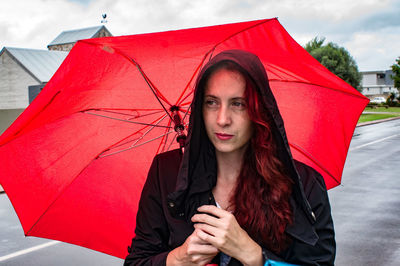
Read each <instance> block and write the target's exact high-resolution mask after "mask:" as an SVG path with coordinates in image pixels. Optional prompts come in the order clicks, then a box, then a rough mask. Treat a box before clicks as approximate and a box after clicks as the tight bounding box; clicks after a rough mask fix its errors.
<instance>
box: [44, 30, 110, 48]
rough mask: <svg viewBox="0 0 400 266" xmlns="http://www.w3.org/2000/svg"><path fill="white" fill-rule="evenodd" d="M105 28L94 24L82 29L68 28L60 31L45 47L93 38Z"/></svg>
mask: <svg viewBox="0 0 400 266" xmlns="http://www.w3.org/2000/svg"><path fill="white" fill-rule="evenodd" d="M103 28H104V29H105V30H106V31H107V32H108V30H107V28H106V27H104V25H103V26H96V27H90V28H84V29H76V30H68V31H63V32H61V33H60V34H59V35H58V36H57V37H56V38H55V39H54V40H53V41H52V42H51V43H49V45H47V47H49V46H52V45H57V44H66V43H74V42H76V41H78V40H83V39H90V38H93V37H94V36H95V35H96V34H97V33H98V32H99V31H100V30H101V29H103Z"/></svg>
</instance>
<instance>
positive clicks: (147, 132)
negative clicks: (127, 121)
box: [131, 114, 171, 147]
mask: <svg viewBox="0 0 400 266" xmlns="http://www.w3.org/2000/svg"><path fill="white" fill-rule="evenodd" d="M166 117H167V115H166V114H165V115H164V116H163V117H162V118H160V120H158V121H157V123H156V125H158V124H159V123H161V122H162V121H163V120H164V119H165V118H166ZM167 128H168V127H167ZM169 128H171V127H169ZM153 129H154V127H151V128H149V129H148V130H147V131H146V132H145V133H144V134H143V135H142V136H141V137H140V138H139V139H137V140H136V141H135V142H134V143H133V144H132V145H131V147H132V146H135V145H136V143H138V142H139V141H140V140H142V139H143V138H144V137H145V136H146V135H147V134H149V133H150V131H151V130H153Z"/></svg>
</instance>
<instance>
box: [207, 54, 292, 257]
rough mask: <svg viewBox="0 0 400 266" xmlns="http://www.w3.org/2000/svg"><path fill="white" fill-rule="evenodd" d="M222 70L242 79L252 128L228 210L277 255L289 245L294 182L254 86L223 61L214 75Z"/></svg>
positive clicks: (240, 71) (257, 240)
mask: <svg viewBox="0 0 400 266" xmlns="http://www.w3.org/2000/svg"><path fill="white" fill-rule="evenodd" d="M221 68H223V69H227V70H229V71H234V72H239V73H240V74H242V75H243V76H244V77H245V79H246V91H245V97H246V101H247V106H248V109H247V111H248V114H249V117H250V119H251V121H252V122H253V126H254V135H253V137H252V138H251V140H250V143H249V145H248V147H247V150H246V152H245V155H244V158H243V160H244V161H243V163H242V169H241V172H240V175H239V178H238V181H237V184H236V188H235V193H234V194H233V196H232V198H231V199H230V206H231V207H233V209H234V212H233V214H234V215H235V217H236V220H237V221H238V223H239V224H240V226H241V227H242V228H243V229H245V230H246V232H247V233H248V234H249V236H250V237H251V238H252V239H254V240H255V241H256V242H258V243H259V244H262V245H264V246H266V247H267V248H268V249H270V250H271V251H274V252H280V251H282V250H283V249H285V248H286V247H287V245H288V244H289V241H290V239H289V237H288V236H287V235H286V234H285V228H286V226H287V225H288V224H291V223H292V222H293V213H292V209H291V205H290V202H289V200H290V195H291V192H292V184H293V181H292V180H291V178H290V177H289V176H288V175H287V174H286V173H285V167H284V165H283V163H282V162H281V161H280V160H279V158H278V157H277V148H276V143H275V141H274V139H273V136H272V132H271V127H270V124H271V123H273V122H272V118H271V116H270V113H269V111H268V110H267V109H266V107H265V105H264V104H263V103H262V102H261V101H262V100H261V99H260V95H259V93H258V92H257V90H256V88H255V85H253V83H252V82H251V80H250V79H249V77H247V75H246V74H245V73H244V71H243V70H242V69H241V68H240V67H239V66H238V65H236V64H235V63H233V62H230V61H224V62H222V63H220V64H218V65H216V66H215V68H213V71H216V70H217V69H221Z"/></svg>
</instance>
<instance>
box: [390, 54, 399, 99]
mask: <svg viewBox="0 0 400 266" xmlns="http://www.w3.org/2000/svg"><path fill="white" fill-rule="evenodd" d="M392 71H393V75H391V78H392V79H393V81H394V87H395V88H396V89H397V91H398V92H399V93H400V57H399V58H397V59H396V63H394V64H393V65H392ZM399 98H400V97H399Z"/></svg>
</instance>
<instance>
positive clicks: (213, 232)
mask: <svg viewBox="0 0 400 266" xmlns="http://www.w3.org/2000/svg"><path fill="white" fill-rule="evenodd" d="M197 210H198V211H199V212H200V213H198V214H196V215H194V216H193V217H192V222H193V223H195V225H194V228H195V230H194V232H193V233H192V234H191V235H190V236H189V237H188V238H187V239H186V241H185V243H184V244H183V245H182V246H180V247H178V248H176V249H175V250H173V251H171V252H170V254H169V256H168V258H167V265H169V262H174V263H171V264H170V265H206V264H207V263H209V262H210V261H211V260H212V259H213V258H214V257H215V256H216V255H217V254H218V252H220V251H221V252H223V253H225V254H227V255H229V256H231V257H234V258H236V259H237V260H239V261H240V262H242V264H243V265H262V250H261V247H260V246H259V245H258V244H257V243H256V242H255V241H254V240H253V239H251V238H250V236H249V235H248V234H247V232H246V231H245V230H243V229H242V228H241V227H240V225H239V224H238V222H237V221H236V218H235V216H234V215H233V214H232V213H230V212H228V211H225V210H222V209H220V208H218V207H216V206H213V205H203V206H201V207H199V208H198V209H197Z"/></svg>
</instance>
